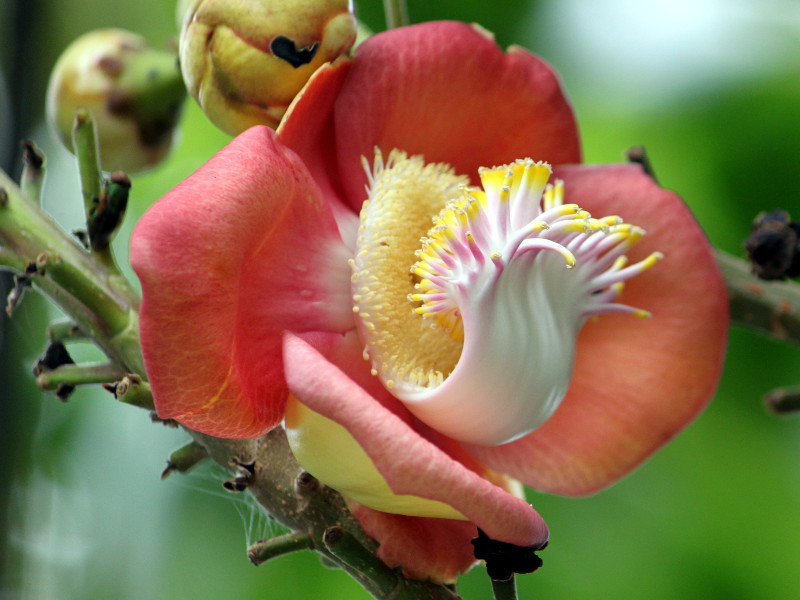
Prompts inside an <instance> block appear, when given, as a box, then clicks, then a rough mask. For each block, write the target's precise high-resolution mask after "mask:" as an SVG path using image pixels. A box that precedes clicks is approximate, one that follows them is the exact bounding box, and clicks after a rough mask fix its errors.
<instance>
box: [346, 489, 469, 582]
mask: <svg viewBox="0 0 800 600" xmlns="http://www.w3.org/2000/svg"><path fill="white" fill-rule="evenodd" d="M348 506H349V507H350V510H351V511H352V513H353V514H354V515H355V517H356V518H357V519H358V521H359V523H361V526H362V527H363V528H364V531H365V532H366V533H367V535H369V536H370V537H372V538H374V539H376V540H381V545H380V547H379V548H378V557H379V558H380V559H381V560H382V561H383V562H385V563H386V564H387V565H389V566H390V567H398V566H399V567H402V568H403V572H404V574H405V575H406V576H407V577H412V578H414V579H422V580H425V579H431V580H432V581H435V582H437V583H452V582H454V581H455V580H456V577H457V576H458V575H459V574H461V573H464V572H466V571H467V570H468V569H469V568H470V567H471V566H472V565H473V564H475V562H476V561H475V556H474V554H473V546H472V544H470V540H471V539H473V538H475V537H477V535H478V531H477V529H476V527H475V525H474V524H472V523H470V522H468V521H453V520H449V519H421V518H419V517H407V516H405V515H390V514H387V513H383V512H378V511H376V510H372V509H371V508H367V507H366V506H361V505H360V504H356V503H355V502H348Z"/></svg>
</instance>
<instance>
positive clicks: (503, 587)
mask: <svg viewBox="0 0 800 600" xmlns="http://www.w3.org/2000/svg"><path fill="white" fill-rule="evenodd" d="M492 592H493V593H494V600H517V581H516V579H515V578H514V575H512V576H511V578H510V579H505V580H502V579H492Z"/></svg>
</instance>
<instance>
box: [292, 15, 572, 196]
mask: <svg viewBox="0 0 800 600" xmlns="http://www.w3.org/2000/svg"><path fill="white" fill-rule="evenodd" d="M335 123H336V140H337V146H336V152H337V156H338V159H339V169H340V173H341V176H342V184H343V186H344V190H345V193H346V194H347V196H348V198H349V200H350V202H351V206H352V207H353V208H354V209H355V210H359V209H360V208H361V203H362V201H363V200H364V184H365V182H366V179H365V177H364V173H363V172H362V171H361V163H360V159H361V156H362V155H363V156H366V157H367V158H368V159H370V162H371V159H372V156H373V148H374V147H375V146H379V147H380V148H381V149H382V150H383V151H384V153H388V152H389V151H390V150H392V149H393V148H398V149H400V150H404V151H406V152H408V153H409V154H423V155H424V156H425V159H426V161H428V162H440V161H441V162H446V163H449V164H450V165H452V166H453V167H455V169H456V172H458V173H461V174H465V175H469V176H470V177H473V178H474V181H475V182H476V183H477V169H478V167H480V166H486V167H491V166H495V165H502V164H506V163H509V162H512V161H514V160H515V159H517V158H525V157H530V158H533V159H534V160H545V161H548V162H550V163H552V164H561V163H566V162H578V161H580V144H579V140H578V132H577V125H576V123H575V118H574V115H573V112H572V107H571V105H570V104H569V102H568V100H567V99H566V97H565V96H564V91H563V90H562V88H561V85H560V81H559V79H558V77H557V75H556V74H555V72H554V71H553V70H552V69H551V68H550V66H549V65H547V64H546V63H544V62H543V61H542V60H541V59H539V58H537V57H535V56H533V55H532V54H530V53H529V52H528V51H526V50H523V49H522V48H518V47H512V48H510V49H509V51H508V53H504V52H503V51H502V50H501V49H500V48H499V47H498V46H497V45H496V44H495V42H494V40H493V39H492V38H491V35H490V34H488V33H487V32H485V31H484V30H481V29H479V28H478V27H476V26H471V25H466V24H464V23H457V22H436V23H424V24H421V25H414V26H411V27H402V28H399V29H394V30H391V31H388V32H386V33H383V34H379V35H375V36H373V37H372V38H370V39H369V40H368V41H366V42H365V43H364V44H363V45H362V46H361V47H360V48H359V49H358V51H357V52H356V58H355V60H354V61H353V64H352V67H351V69H350V73H349V74H348V77H347V79H346V80H345V82H344V85H343V86H342V88H341V93H340V96H339V98H338V99H337V101H336V107H335ZM304 158H305V156H304Z"/></svg>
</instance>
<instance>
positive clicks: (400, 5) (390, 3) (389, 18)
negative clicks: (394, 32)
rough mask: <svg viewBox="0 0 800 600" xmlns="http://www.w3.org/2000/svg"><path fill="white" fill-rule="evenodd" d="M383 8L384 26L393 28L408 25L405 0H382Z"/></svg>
mask: <svg viewBox="0 0 800 600" xmlns="http://www.w3.org/2000/svg"><path fill="white" fill-rule="evenodd" d="M383 10H384V12H385V13H386V28H387V29H395V28H396V27H404V26H405V25H408V23H409V21H408V7H407V6H406V0H383Z"/></svg>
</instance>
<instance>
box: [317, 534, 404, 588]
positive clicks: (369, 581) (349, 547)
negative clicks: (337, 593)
mask: <svg viewBox="0 0 800 600" xmlns="http://www.w3.org/2000/svg"><path fill="white" fill-rule="evenodd" d="M322 541H323V543H324V544H325V548H327V549H328V550H329V551H330V553H331V554H333V556H334V557H336V558H338V559H339V560H341V561H342V563H343V568H344V569H345V570H346V571H348V572H350V573H351V574H353V572H355V573H356V574H358V576H359V577H360V579H361V585H363V586H364V587H365V588H366V589H367V591H369V592H370V593H371V594H373V595H374V596H376V597H378V598H380V597H382V594H385V592H386V591H387V590H393V591H395V590H397V588H398V587H400V586H402V582H401V580H399V579H398V577H397V574H396V573H395V572H394V571H392V570H391V569H390V568H389V567H387V566H386V565H385V564H384V563H383V561H381V560H380V559H379V558H378V557H377V556H375V555H374V554H373V553H372V552H370V551H369V550H367V549H366V548H365V547H364V546H362V545H361V543H360V542H359V541H358V540H357V539H356V538H355V537H354V536H353V535H352V534H351V533H350V532H349V531H347V530H346V529H344V528H343V527H338V526H333V527H328V528H327V529H326V530H325V534H324V536H323V538H322ZM359 577H357V579H358V578H359ZM379 594H381V595H379ZM407 597H408V598H410V596H407V595H404V594H400V593H398V592H395V595H394V596H393V598H398V599H399V598H407Z"/></svg>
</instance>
